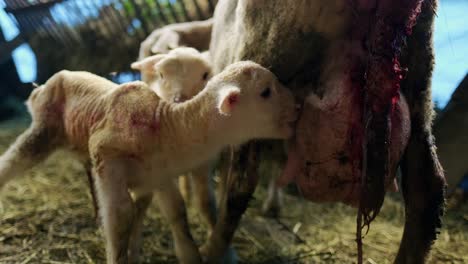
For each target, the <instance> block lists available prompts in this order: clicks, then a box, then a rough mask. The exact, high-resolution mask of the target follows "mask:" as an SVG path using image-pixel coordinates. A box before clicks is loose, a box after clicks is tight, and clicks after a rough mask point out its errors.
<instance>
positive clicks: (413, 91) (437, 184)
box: [395, 0, 445, 263]
mask: <svg viewBox="0 0 468 264" xmlns="http://www.w3.org/2000/svg"><path fill="white" fill-rule="evenodd" d="M436 5H437V3H436V1H435V0H429V1H424V2H423V5H422V11H421V15H420V17H419V19H418V23H417V24H416V26H415V27H414V29H413V34H412V35H411V37H410V39H409V40H408V47H407V49H406V50H405V53H404V54H403V55H404V56H403V57H402V59H403V60H402V65H407V67H408V73H409V74H408V76H407V78H406V79H404V80H403V82H402V85H401V88H402V91H403V93H404V95H405V97H406V99H407V102H408V105H409V108H410V113H411V137H410V140H409V142H408V147H407V149H406V153H405V155H404V157H403V160H402V164H401V171H402V191H403V195H404V198H405V205H406V208H405V212H406V222H405V230H404V233H403V239H402V241H401V245H400V250H399V252H398V255H397V258H396V260H395V262H396V263H424V261H425V259H426V257H427V255H428V254H429V250H430V248H431V245H432V243H433V241H434V240H435V239H436V234H437V229H438V228H439V227H440V226H441V216H442V214H443V210H444V188H445V179H444V175H443V171H442V168H441V166H440V164H439V161H438V159H437V155H436V152H435V146H434V142H433V137H432V133H431V119H432V104H431V91H430V78H431V72H432V67H433V63H434V56H433V50H432V32H433V28H432V25H433V20H434V14H435V12H434V9H435V7H436Z"/></svg>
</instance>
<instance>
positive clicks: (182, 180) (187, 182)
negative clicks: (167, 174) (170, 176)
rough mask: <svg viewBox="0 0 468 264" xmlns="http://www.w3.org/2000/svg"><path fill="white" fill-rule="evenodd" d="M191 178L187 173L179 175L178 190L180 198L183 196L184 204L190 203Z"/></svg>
mask: <svg viewBox="0 0 468 264" xmlns="http://www.w3.org/2000/svg"><path fill="white" fill-rule="evenodd" d="M191 185H192V184H191V179H190V176H189V175H180V176H179V190H180V194H181V195H182V198H184V202H185V204H190V203H191V198H192V195H191V194H192V187H191Z"/></svg>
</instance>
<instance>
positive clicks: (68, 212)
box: [0, 122, 468, 264]
mask: <svg viewBox="0 0 468 264" xmlns="http://www.w3.org/2000/svg"><path fill="white" fill-rule="evenodd" d="M24 127H25V123H24V122H20V123H18V122H14V123H12V122H9V123H4V124H0V153H3V151H4V150H5V149H6V147H7V146H8V145H9V144H10V143H11V142H12V141H13V140H14V138H15V137H16V135H17V134H18V133H20V132H21V131H22V130H23V129H24ZM264 196H265V188H263V187H260V188H258V190H257V192H256V194H255V199H254V200H253V201H252V202H251V206H250V209H248V211H247V213H246V215H245V217H244V218H243V220H242V223H241V226H240V228H239V229H238V231H237V233H236V237H235V239H234V248H235V249H236V251H237V254H238V255H239V260H240V261H239V262H240V263H354V262H355V260H356V244H355V217H356V210H355V209H353V208H349V207H347V206H344V205H341V204H313V203H309V202H306V201H304V200H303V199H301V198H297V197H293V196H286V197H285V205H286V206H285V207H284V210H283V212H282V215H283V216H282V217H281V218H280V219H269V218H264V217H262V216H261V214H260V208H261V204H262V201H263V197H264ZM91 205H92V204H91V198H90V193H89V190H88V187H87V179H86V176H85V174H84V171H83V168H82V167H81V165H80V164H79V163H77V162H76V161H74V160H73V159H72V158H71V156H70V155H69V154H68V153H65V152H58V153H56V154H55V155H53V157H51V158H50V159H49V160H48V161H47V162H45V163H44V164H42V165H40V166H38V167H37V168H35V169H33V170H32V171H31V172H30V173H28V174H27V175H25V177H23V178H20V179H14V180H12V181H11V182H10V183H9V184H8V185H7V186H5V188H4V189H3V190H1V191H0V263H22V264H25V263H104V257H105V252H104V243H103V239H102V236H101V232H100V230H99V228H98V226H97V225H96V222H95V220H94V218H93V209H92V206H91ZM193 211H194V210H190V212H189V215H190V221H191V228H192V230H193V234H194V236H195V238H196V239H197V241H199V242H200V243H201V241H203V239H204V238H205V229H204V227H203V225H202V224H200V217H199V216H198V215H197V214H196V213H195V212H193ZM403 219H404V208H403V207H402V203H401V198H400V196H399V195H397V194H393V195H389V196H387V199H386V201H385V204H384V206H383V209H382V212H381V213H380V215H379V217H378V218H377V220H376V221H374V222H373V223H372V224H371V228H370V231H369V233H368V235H367V236H366V237H365V238H364V255H365V257H364V259H365V260H366V262H367V263H391V262H392V260H393V258H394V256H395V254H396V251H397V249H398V245H399V240H400V238H401V235H402V231H403V229H402V227H403ZM171 241H172V240H171V236H170V232H169V230H168V226H167V225H166V224H165V222H164V220H163V219H162V217H161V215H160V214H159V213H158V210H157V208H156V207H155V206H153V207H152V208H151V210H150V212H149V215H148V217H147V220H146V222H145V229H144V249H143V250H144V261H143V262H144V263H176V260H175V257H174V254H173V251H172V242H171ZM430 263H468V204H465V205H463V206H461V207H460V208H458V209H456V210H451V211H448V212H447V214H446V216H445V218H444V227H443V229H442V230H441V234H440V236H439V239H438V240H437V242H436V244H435V245H434V248H433V250H432V256H431V259H430Z"/></svg>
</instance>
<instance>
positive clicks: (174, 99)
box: [172, 94, 188, 103]
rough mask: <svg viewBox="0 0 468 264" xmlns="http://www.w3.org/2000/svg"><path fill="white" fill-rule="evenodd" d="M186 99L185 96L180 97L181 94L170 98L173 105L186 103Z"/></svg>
mask: <svg viewBox="0 0 468 264" xmlns="http://www.w3.org/2000/svg"><path fill="white" fill-rule="evenodd" d="M187 100H188V98H187V96H185V95H182V94H176V95H174V96H173V97H172V102H173V103H183V102H185V101H187Z"/></svg>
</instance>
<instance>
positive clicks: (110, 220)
mask: <svg viewBox="0 0 468 264" xmlns="http://www.w3.org/2000/svg"><path fill="white" fill-rule="evenodd" d="M126 173H128V170H127V168H126V167H125V161H122V160H113V161H107V160H105V161H102V162H100V164H98V165H97V168H96V179H95V180H96V191H97V195H98V201H99V208H100V210H99V212H100V214H101V220H102V224H103V229H104V236H105V239H106V253H107V263H119V264H120V263H128V256H127V251H128V244H129V238H130V231H131V227H132V223H133V214H134V204H133V201H132V198H131V197H130V194H129V193H128V189H127V184H126Z"/></svg>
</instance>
